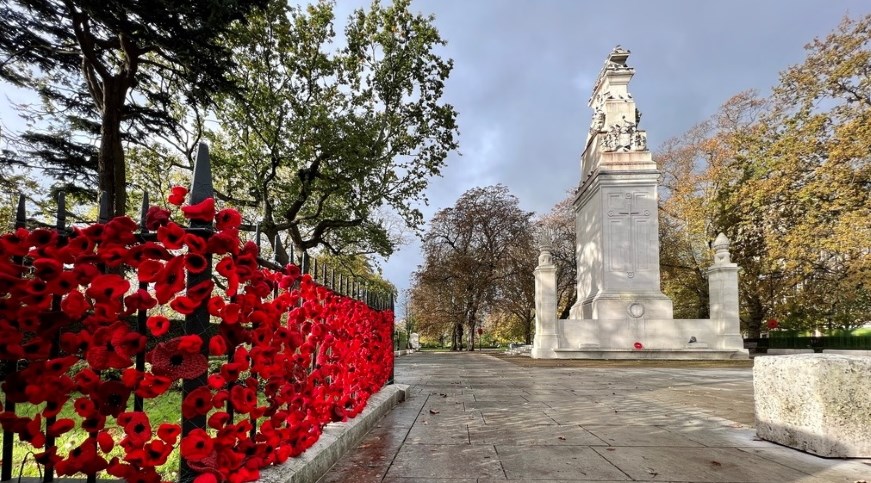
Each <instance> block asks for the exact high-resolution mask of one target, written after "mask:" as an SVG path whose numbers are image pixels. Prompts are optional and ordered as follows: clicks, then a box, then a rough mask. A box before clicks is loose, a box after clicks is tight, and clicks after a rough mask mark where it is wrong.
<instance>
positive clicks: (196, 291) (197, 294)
mask: <svg viewBox="0 0 871 483" xmlns="http://www.w3.org/2000/svg"><path fill="white" fill-rule="evenodd" d="M214 288H215V283H214V282H212V280H211V279H209V280H204V281H202V282H200V283H198V284H196V285H194V286H193V287H191V288H189V289H187V292H186V294H187V296H188V297H189V298H190V299H191V300H193V301H194V302H196V303H197V305H199V303H200V302H202V301H203V300H205V299H206V298H207V297H211V296H212V290H213V289H214Z"/></svg>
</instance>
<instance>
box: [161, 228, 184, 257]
mask: <svg viewBox="0 0 871 483" xmlns="http://www.w3.org/2000/svg"><path fill="white" fill-rule="evenodd" d="M184 236H185V231H184V228H182V227H180V226H178V225H177V224H175V223H174V222H172V221H171V222H169V223H167V224H166V225H164V226H161V227H160V228H158V229H157V240H158V241H159V242H160V243H162V244H163V246H164V247H166V248H168V249H170V250H176V249H179V248H181V247H182V244H183V241H184Z"/></svg>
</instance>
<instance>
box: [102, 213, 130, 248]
mask: <svg viewBox="0 0 871 483" xmlns="http://www.w3.org/2000/svg"><path fill="white" fill-rule="evenodd" d="M136 228H137V226H136V222H135V221H133V219H132V218H130V217H129V216H116V217H115V218H112V219H111V220H109V222H108V223H106V226H105V227H104V228H103V236H102V241H103V243H104V244H105V243H114V244H118V245H132V244H133V243H135V242H136V236H135V235H134V234H133V232H134V231H135V230H136Z"/></svg>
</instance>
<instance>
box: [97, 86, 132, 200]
mask: <svg viewBox="0 0 871 483" xmlns="http://www.w3.org/2000/svg"><path fill="white" fill-rule="evenodd" d="M126 93H127V89H126V88H125V87H124V82H123V80H121V79H120V78H117V77H116V78H112V79H111V80H110V81H108V82H106V83H104V84H103V112H102V118H101V121H102V128H101V131H100V152H99V155H98V158H97V165H98V169H99V188H100V191H101V192H105V193H106V195H107V196H108V197H109V216H110V217H115V216H122V215H124V213H125V212H126V204H127V173H126V170H125V168H126V166H125V164H124V144H123V142H122V139H121V114H122V111H123V109H124V96H125V95H126Z"/></svg>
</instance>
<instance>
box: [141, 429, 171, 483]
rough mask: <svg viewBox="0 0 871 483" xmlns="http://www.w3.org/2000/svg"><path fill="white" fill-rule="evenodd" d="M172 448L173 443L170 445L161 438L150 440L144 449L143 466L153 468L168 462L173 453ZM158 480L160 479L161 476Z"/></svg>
mask: <svg viewBox="0 0 871 483" xmlns="http://www.w3.org/2000/svg"><path fill="white" fill-rule="evenodd" d="M172 449H173V447H172V445H168V444H166V443H164V442H163V441H161V440H159V439H156V440H154V441H151V442H149V443H148V444H146V445H145V448H144V449H143V451H144V453H145V458H144V460H143V466H146V467H152V468H153V467H155V466H160V465H162V464H164V463H166V460H167V458H169V454H170V453H172ZM157 481H160V478H158V479H157ZM155 483H156V482H155Z"/></svg>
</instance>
